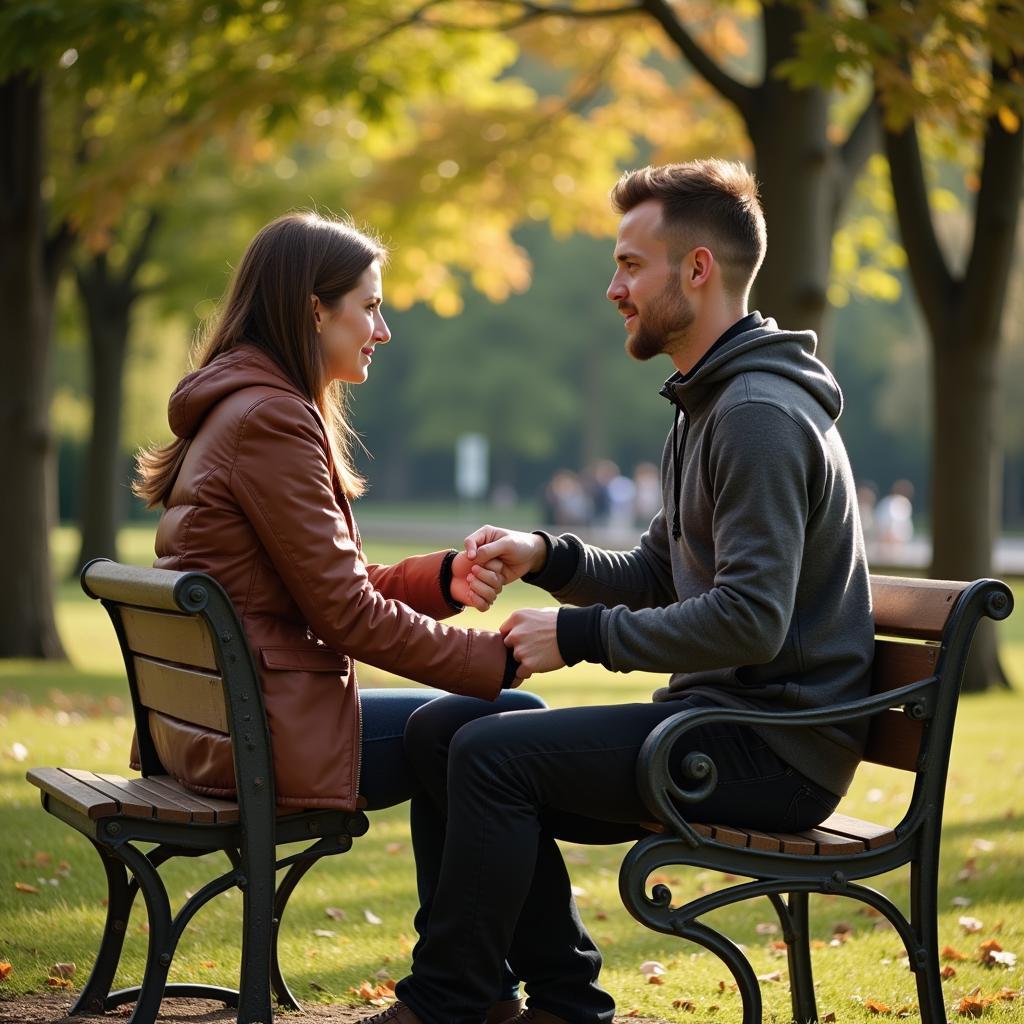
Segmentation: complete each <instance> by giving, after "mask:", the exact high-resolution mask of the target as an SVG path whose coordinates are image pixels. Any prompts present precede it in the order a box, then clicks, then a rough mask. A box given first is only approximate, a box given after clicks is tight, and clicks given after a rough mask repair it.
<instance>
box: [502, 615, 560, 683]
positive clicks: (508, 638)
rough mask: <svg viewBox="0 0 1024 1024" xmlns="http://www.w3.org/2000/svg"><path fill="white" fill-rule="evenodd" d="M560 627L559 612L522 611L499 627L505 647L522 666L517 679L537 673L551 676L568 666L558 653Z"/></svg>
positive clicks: (517, 673) (526, 677)
mask: <svg viewBox="0 0 1024 1024" xmlns="http://www.w3.org/2000/svg"><path fill="white" fill-rule="evenodd" d="M557 623H558V609H557V608H521V609H520V610H519V611H517V612H513V613H512V614H511V615H510V616H509V617H508V618H507V619H506V620H505V621H504V622H503V623H502V624H501V625H500V626H499V627H498V632H499V633H501V635H502V636H503V637H504V638H505V646H506V647H511V648H512V653H513V655H515V659H516V661H518V662H519V671H518V672H516V679H529V678H530V676H532V675H533V673H534V672H552V671H554V670H555V669H556V668H562V667H563V666H564V665H565V662H564V661H563V660H562V655H561V653H560V652H559V650H558V632H557Z"/></svg>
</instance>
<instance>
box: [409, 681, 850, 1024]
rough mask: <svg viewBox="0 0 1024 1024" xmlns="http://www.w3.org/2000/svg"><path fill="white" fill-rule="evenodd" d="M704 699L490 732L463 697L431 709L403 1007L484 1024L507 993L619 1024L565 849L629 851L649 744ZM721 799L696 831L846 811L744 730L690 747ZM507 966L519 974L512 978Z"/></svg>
mask: <svg viewBox="0 0 1024 1024" xmlns="http://www.w3.org/2000/svg"><path fill="white" fill-rule="evenodd" d="M706 706H713V705H711V704H710V702H708V701H706V700H702V699H700V698H695V697H691V698H687V699H686V700H685V701H672V702H667V703H660V704H653V703H652V704H625V705H614V706H607V707H603V706H602V707H581V708H565V709H557V710H529V711H511V712H506V713H502V714H496V715H494V714H492V715H489V716H487V717H484V718H480V717H478V716H477V714H476V713H475V712H474V709H473V708H472V707H471V706H469V705H467V704H466V703H465V702H464V701H461V700H460V699H459V698H451V697H445V698H442V699H440V700H436V701H432V702H431V703H430V704H427V705H425V706H424V707H423V708H421V709H419V710H417V711H416V712H414V713H413V715H412V716H411V717H410V719H409V723H408V725H407V726H406V734H405V741H406V753H407V756H408V758H409V762H410V764H411V766H412V767H413V769H414V770H415V771H416V772H417V773H418V774H419V777H420V781H421V784H422V786H423V790H424V794H421V795H419V796H416V797H414V798H413V806H412V830H413V846H414V849H415V853H416V865H417V881H418V884H419V893H420V901H421V906H420V911H419V913H418V914H417V918H416V927H417V930H418V932H419V935H420V939H419V942H418V943H417V946H416V949H415V950H414V953H413V966H412V971H411V973H410V974H409V976H408V977H406V978H404V979H402V981H401V982H399V984H398V988H397V993H398V997H399V998H400V999H401V1000H403V1001H404V1002H405V1003H407V1004H408V1005H409V1006H410V1007H411V1008H412V1009H413V1011H414V1012H415V1013H416V1014H417V1015H418V1016H419V1017H420V1018H421V1020H423V1021H424V1022H425V1024H480V1022H481V1021H482V1020H483V1019H484V1015H485V1013H486V1010H487V1007H488V1006H489V1005H490V1004H491V1003H492V1002H493V1001H494V1000H495V999H496V998H498V996H499V994H501V993H502V992H503V991H504V989H505V986H506V985H507V983H508V981H507V979H508V967H510V968H511V970H512V972H514V973H515V974H516V975H518V977H520V978H521V979H522V980H523V981H524V982H525V983H526V989H527V993H528V995H529V1004H530V1005H531V1006H533V1007H535V1008H541V1009H544V1010H547V1011H549V1012H551V1013H554V1014H556V1015H557V1016H559V1017H562V1018H563V1019H565V1020H566V1021H569V1022H572V1024H606V1022H609V1021H611V1019H612V1016H613V1014H614V1009H615V1004H614V1001H613V1000H612V997H611V996H610V995H609V994H608V993H607V992H605V991H604V990H603V989H602V988H601V987H600V986H599V985H598V981H597V979H598V974H599V972H600V968H601V956H600V953H599V952H598V949H597V947H596V946H595V945H594V942H593V940H592V939H591V938H590V936H589V935H588V934H587V931H586V929H585V928H584V927H583V923H582V921H581V920H580V917H579V914H578V912H577V909H576V905H575V902H574V900H573V897H572V892H571V889H570V883H569V876H568V873H567V871H566V869H565V864H564V862H563V861H562V857H561V853H560V852H559V849H558V846H557V845H556V843H555V839H556V838H558V839H569V840H572V841H575V842H584V843H618V842H623V841H625V840H629V839H636V838H639V837H640V836H641V835H644V834H645V833H644V831H643V830H642V829H641V828H640V827H639V826H638V825H637V824H636V823H637V822H639V821H644V820H649V819H650V817H651V815H650V812H649V811H648V810H647V809H646V808H645V807H644V805H643V803H642V801H641V800H640V796H639V793H638V792H637V789H636V784H635V778H634V774H635V766H636V759H637V754H638V753H639V750H640V747H641V745H642V744H643V741H644V740H645V739H646V738H647V736H648V734H649V733H650V732H651V730H652V729H653V728H654V727H655V726H656V725H657V724H658V723H659V722H661V721H663V720H664V719H665V718H667V717H668V716H670V715H672V714H675V713H676V712H677V711H680V710H683V708H685V707H706ZM679 747H680V749H679V752H678V756H679V759H680V761H681V760H682V758H683V756H685V754H686V753H688V752H689V751H690V750H703V751H706V752H707V753H709V754H710V755H711V756H712V757H713V758H714V760H715V763H716V765H717V767H718V775H719V785H718V787H717V788H716V790H715V791H714V793H713V794H712V795H711V797H709V798H708V799H707V800H705V801H703V802H701V803H699V804H692V805H689V808H688V811H687V813H688V814H689V815H691V816H692V817H694V818H695V820H705V821H717V822H721V823H722V824H730V823H732V824H744V825H749V826H751V827H755V828H756V827H760V828H772V829H778V830H780V831H793V830H799V829H803V828H807V827H810V826H812V825H816V824H818V823H819V822H820V821H822V820H823V819H824V818H826V817H828V815H829V814H831V813H832V811H833V810H834V809H835V805H836V804H837V803H838V797H835V796H833V795H832V794H831V793H829V792H828V791H827V790H825V789H823V788H822V787H820V786H818V785H816V784H815V783H814V782H812V781H811V780H809V779H807V778H805V777H804V776H803V775H801V774H800V773H799V772H797V771H796V770H795V769H793V768H791V767H790V766H789V765H787V764H786V763H785V762H783V761H782V760H780V758H779V757H778V756H777V755H776V754H775V753H774V752H773V751H772V750H771V749H770V748H769V747H768V745H767V744H766V743H765V742H764V741H763V740H762V739H761V738H760V737H759V736H757V734H756V733H754V732H752V731H751V730H750V729H747V728H745V727H737V726H730V725H722V724H719V725H709V726H706V727H703V728H698V729H695V730H693V731H692V732H690V733H688V734H687V737H686V738H684V740H683V741H681V742H680V744H679ZM506 960H507V965H508V966H506Z"/></svg>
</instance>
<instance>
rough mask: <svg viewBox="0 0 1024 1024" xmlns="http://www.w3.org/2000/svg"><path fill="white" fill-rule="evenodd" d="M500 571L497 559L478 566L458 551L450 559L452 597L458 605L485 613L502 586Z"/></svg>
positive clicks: (500, 566)
mask: <svg viewBox="0 0 1024 1024" xmlns="http://www.w3.org/2000/svg"><path fill="white" fill-rule="evenodd" d="M501 569H502V563H501V561H500V560H499V559H497V558H494V559H491V560H489V561H485V562H483V563H479V564H478V563H474V562H473V561H472V560H471V559H470V558H469V556H468V555H467V554H466V553H465V552H464V551H460V552H459V553H458V554H457V555H456V556H455V558H454V559H452V582H451V586H450V587H449V590H450V591H451V595H452V597H453V598H454V599H455V600H456V601H458V602H459V604H465V605H470V606H472V607H473V608H476V610H477V611H480V612H485V611H487V609H488V608H490V607H491V605H492V604H494V601H495V598H497V596H498V595H499V594H500V593H501V588H502V587H503V586H504V579H503V578H502V575H501Z"/></svg>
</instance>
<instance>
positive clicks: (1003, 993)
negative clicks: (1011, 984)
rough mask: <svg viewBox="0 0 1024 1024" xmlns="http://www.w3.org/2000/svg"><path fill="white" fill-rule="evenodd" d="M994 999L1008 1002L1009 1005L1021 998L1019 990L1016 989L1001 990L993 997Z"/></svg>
mask: <svg viewBox="0 0 1024 1024" xmlns="http://www.w3.org/2000/svg"><path fill="white" fill-rule="evenodd" d="M993 998H994V999H998V1000H999V1001H1000V1002H1008V1003H1009V1002H1012V1001H1013V1000H1014V999H1019V998H1020V992H1019V991H1017V989H1014V988H1001V989H1000V990H999V991H998V992H997V993H996V994H995V996H993Z"/></svg>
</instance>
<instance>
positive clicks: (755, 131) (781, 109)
mask: <svg viewBox="0 0 1024 1024" xmlns="http://www.w3.org/2000/svg"><path fill="white" fill-rule="evenodd" d="M763 21H764V35H765V69H766V71H765V79H764V83H763V84H762V85H761V86H760V87H759V88H758V89H757V92H756V97H755V98H754V100H753V104H752V110H751V111H750V112H749V113H748V115H747V116H746V122H747V131H748V132H749V134H750V138H751V141H752V142H753V144H754V158H755V162H756V168H757V176H758V179H759V180H760V183H761V204H762V207H763V209H764V215H765V222H766V223H767V226H768V252H767V255H766V256H765V261H764V265H763V266H762V267H761V272H760V273H759V274H758V277H757V282H756V284H755V288H754V303H755V305H756V306H757V307H758V308H759V309H760V310H761V312H762V313H764V314H765V315H766V316H772V317H774V318H775V319H776V320H777V321H778V322H779V325H780V326H781V327H783V328H786V329H788V330H803V329H810V330H813V331H818V332H820V331H821V329H822V326H823V322H824V318H825V312H826V309H827V306H828V299H827V296H828V281H829V270H830V267H831V265H832V234H833V232H834V230H835V226H836V225H835V210H836V208H837V205H838V204H837V197H836V195H835V189H836V183H837V180H840V179H839V176H837V175H836V173H835V167H834V160H835V159H836V157H835V150H834V147H833V145H832V144H831V143H830V142H829V140H828V97H827V95H826V93H825V92H824V90H822V89H820V88H817V87H814V88H806V89H799V90H797V89H794V88H793V86H792V85H790V83H789V82H787V81H785V80H783V79H779V78H776V77H775V74H774V69H775V68H776V67H777V66H778V64H779V63H780V62H781V61H783V60H787V59H789V58H790V57H793V56H795V49H796V36H797V34H798V33H799V32H800V31H801V30H802V28H803V27H804V26H803V17H802V15H801V14H800V12H799V11H798V10H796V9H794V8H792V7H789V6H787V5H784V4H771V5H766V6H765V7H764V9H763Z"/></svg>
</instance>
